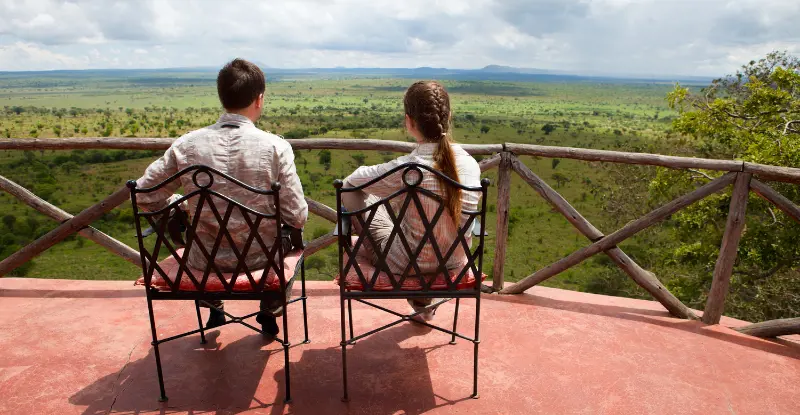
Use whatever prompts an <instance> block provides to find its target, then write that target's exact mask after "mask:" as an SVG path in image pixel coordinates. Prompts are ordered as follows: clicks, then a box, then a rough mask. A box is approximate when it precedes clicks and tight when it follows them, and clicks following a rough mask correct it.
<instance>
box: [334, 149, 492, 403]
mask: <svg viewBox="0 0 800 415" xmlns="http://www.w3.org/2000/svg"><path fill="white" fill-rule="evenodd" d="M383 180H395V181H399V182H400V183H401V186H398V187H397V188H398V190H395V191H394V192H393V193H391V194H389V195H387V196H385V197H383V198H382V199H380V200H379V201H377V202H375V203H372V204H371V205H368V206H365V207H363V208H361V209H359V210H354V211H351V212H348V211H346V210H345V209H344V208H343V202H342V196H343V194H345V193H348V192H359V191H364V192H365V193H370V190H369V188H370V186H373V185H375V184H376V183H379V182H381V181H383ZM334 187H335V188H336V206H337V218H338V222H337V232H338V235H339V277H338V279H339V296H340V307H341V330H342V331H341V335H342V342H341V347H342V380H343V386H344V395H343V397H342V399H343V400H348V399H349V397H348V388H347V346H350V345H353V344H355V343H356V341H358V340H360V339H362V338H364V337H366V336H370V335H372V334H375V333H378V332H380V331H382V330H384V329H387V328H389V327H392V326H394V325H396V324H399V323H402V322H404V321H411V320H412V319H415V317H416V316H417V315H419V314H420V313H421V311H415V312H414V313H411V314H402V313H399V312H397V311H394V310H392V309H390V308H387V307H384V306H382V305H379V304H376V303H373V302H370V301H367V300H369V299H384V298H400V299H403V298H404V299H414V298H416V299H421V298H433V297H440V298H441V297H444V299H441V300H438V301H436V302H435V303H432V304H431V305H430V306H429V307H430V308H435V307H438V306H439V305H441V304H443V303H445V302H448V301H450V300H452V299H455V300H456V303H455V313H454V317H453V328H452V330H449V329H445V328H442V327H439V326H436V325H433V324H430V323H428V322H427V321H424V320H416V319H415V320H414V321H415V322H416V323H418V324H422V325H425V326H427V327H430V328H432V329H435V330H438V331H441V332H444V333H447V334H449V335H451V336H452V339H451V341H450V343H451V344H455V340H456V337H458V338H461V339H464V340H468V341H470V342H472V343H473V346H474V352H473V353H474V354H473V393H472V396H473V397H477V396H478V344H479V343H480V340H479V327H480V294H481V281H482V276H483V272H482V270H483V249H484V236H485V234H486V232H485V228H484V224H485V223H486V194H487V189H488V187H489V180H488V179H482V180H481V182H480V187H477V186H466V185H463V184H461V183H459V182H456V181H454V180H452V179H450V178H449V177H447V176H446V175H444V174H443V173H442V172H440V171H438V170H436V169H434V168H432V167H430V166H427V165H424V164H418V163H408V164H403V165H400V166H397V167H395V168H393V169H392V170H390V171H388V172H386V173H385V174H383V175H381V176H380V177H377V178H375V179H373V180H370V181H369V182H367V183H365V184H363V185H360V186H356V187H350V188H345V187H344V184H343V182H342V181H340V180H337V181H336V182H334ZM448 187H449V188H451V189H459V190H461V191H462V192H473V193H476V194H477V195H478V196H479V200H478V201H477V202H476V203H475V206H471V205H472V203H470V206H463V205H462V210H461V215H460V217H459V218H456V220H455V221H454V220H453V218H451V217H450V214H449V213H447V212H446V210H447V207H446V201H445V198H444V197H443V196H442V193H445V191H446V190H444V189H446V188H448ZM464 199H468V198H464V197H462V200H464ZM382 209H385V214H384V213H380V214H381V215H382V219H381V220H382V221H383V222H384V223H382V226H386V223H385V221H386V217H388V218H389V221H390V222H391V225H392V230H391V233H390V234H389V236H388V237H387V239H386V241H385V242H382V243H381V244H379V243H378V242H379V241H376V240H375V238H374V237H373V236H372V235H371V233H370V232H369V231H368V230H369V229H370V225H372V223H373V221H374V220H376V217H377V215H378V214H379V211H380V210H382ZM413 221H418V222H419V223H417V224H414V225H413V226H411V222H413ZM351 223H356V224H358V225H359V226H358V228H360V229H359V230H360V231H359V233H358V236H357V237H355V238H353V237H352V236H351V234H350V233H351V226H350V224H351ZM419 224H421V225H422V226H421V228H422V229H423V231H422V233H421V234H419V232H418V231H419V226H418V225H419ZM476 224H477V225H476ZM406 225H409V226H406ZM475 227H477V228H478V229H477V232H475V231H476V229H474V228H475ZM406 231H408V232H410V233H413V232H415V231H417V234H416V235H407V234H406ZM473 232H474V235H475V236H477V237H478V243H477V244H473V245H475V246H474V247H472V246H470V245H471V242H473V241H471V238H472V235H473ZM409 239H412V241H409ZM415 242H417V243H416V245H414V246H412V244H413V243H415ZM395 244H399V245H395ZM367 246H370V247H372V249H371V251H372V252H374V255H371V253H372V252H369V251H370V250H368V249H367ZM393 246H400V248H399V249H400V253H401V254H402V255H404V256H405V257H406V258H407V259H408V263H407V264H406V265H405V266H404V267H403V268H404V269H403V270H402V272H393V271H396V270H397V269H395V270H393V269H392V267H391V266H390V264H389V262H388V261H387V259H388V258H389V255H397V254H398V252H397V249H398V248H394V250H393ZM364 252H367V253H368V254H369V255H367V258H366V261H367V262H369V263H371V264H370V265H374V266H370V267H369V269H367V272H365V269H364V268H368V267H367V266H366V265H364V266H362V264H364V260H365V258H364V255H363V253H364ZM406 258H403V259H406ZM395 259H396V258H395ZM421 259H424V262H425V263H424V264H423V266H420V260H421ZM394 265H395V266H397V261H394ZM370 270H371V271H370ZM353 273H354V274H355V278H350V276H351V275H352V274H353ZM384 276H385V277H384ZM351 279H352V280H355V281H350V280H351ZM381 279H384V280H383V281H381ZM462 298H474V299H475V335H474V337H467V336H464V335H462V334H459V333H457V325H458V310H459V305H460V300H461V299H462ZM353 301H356V302H359V303H362V304H365V305H368V306H371V307H373V308H377V309H379V310H382V311H384V312H387V313H389V314H392V315H394V316H396V317H398V318H399V320H396V321H394V322H391V323H388V324H385V325H383V326H381V327H378V328H376V329H373V330H370V331H367V332H365V333H363V334H360V335H358V336H356V335H355V333H354V330H353V308H352V302H353ZM345 303H347V316H348V317H347V319H346V318H345ZM346 320H347V321H349V328H350V336H349V339H348V338H347V334H346Z"/></svg>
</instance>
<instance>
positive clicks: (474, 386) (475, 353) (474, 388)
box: [472, 294, 481, 399]
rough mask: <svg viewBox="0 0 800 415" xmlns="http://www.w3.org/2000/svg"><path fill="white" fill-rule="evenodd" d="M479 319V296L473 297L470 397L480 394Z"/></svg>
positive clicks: (476, 397)
mask: <svg viewBox="0 0 800 415" xmlns="http://www.w3.org/2000/svg"><path fill="white" fill-rule="evenodd" d="M480 321H481V296H480V294H478V296H477V297H476V298H475V340H473V341H472V343H473V347H474V349H473V360H472V367H473V373H472V398H473V399H478V397H479V396H480V395H478V346H479V345H480V343H481V340H480V337H479V336H480Z"/></svg>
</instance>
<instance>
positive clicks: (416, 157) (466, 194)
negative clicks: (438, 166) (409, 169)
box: [345, 143, 481, 275]
mask: <svg viewBox="0 0 800 415" xmlns="http://www.w3.org/2000/svg"><path fill="white" fill-rule="evenodd" d="M437 146H438V144H436V143H423V144H420V145H419V146H417V148H416V149H415V150H414V151H413V152H411V153H410V154H408V155H406V156H402V157H399V158H397V159H395V160H392V161H390V162H388V163H384V164H379V165H376V166H362V167H359V168H358V169H356V171H354V172H353V174H351V175H350V176H348V177H347V179H346V180H345V183H347V185H349V186H360V185H362V184H365V183H367V182H369V181H370V180H372V179H374V178H377V177H380V176H382V175H383V174H385V173H386V172H388V171H390V170H391V169H393V168H395V167H397V166H399V165H401V164H405V163H419V164H424V165H427V166H431V167H434V161H433V154H434V152H435V151H436V147H437ZM451 147H452V149H453V153H454V154H455V159H456V168H457V170H458V178H459V181H460V182H461V184H463V185H465V186H470V187H480V180H481V170H480V167H479V166H478V162H477V161H475V159H474V158H473V157H472V156H470V155H469V153H467V152H466V151H465V150H464V149H463V148H462V147H461V146H459V145H457V144H452V145H451ZM402 174H403V170H402V169H401V170H400V171H398V172H396V173H394V174H392V175H391V176H389V177H387V178H385V179H383V180H381V181H379V182H377V183H375V184H373V185H371V186H369V187H367V188H365V189H364V191H365V192H366V193H368V194H370V195H374V196H377V197H380V198H384V197H387V196H389V195H391V194H392V193H394V192H396V191H398V190H401V189H403V188H404V187H405V184H404V182H403V179H402ZM420 186H421V187H422V188H424V189H427V190H430V191H432V192H434V193H436V194H438V195H440V196H444V189H443V188H442V183H441V182H440V181H439V179H438V178H437V177H436V175H434V174H433V173H430V172H428V171H425V170H423V178H422V183H421V184H420ZM480 196H481V193H480V191H462V192H461V205H462V206H461V209H462V210H471V211H474V210H477V208H478V202H479V201H480ZM404 200H405V198H404V197H398V198H395V199H394V200H393V201H392V202H391V205H392V210H393V211H394V213H395V215H398V214H399V212H400V208H401V206H402V205H403V202H404ZM420 202H421V205H422V208H423V211H424V214H425V217H426V218H427V220H428V222H430V221H431V220H432V219H433V217H434V215H435V214H436V211H437V210H438V209H439V206H440V205H442V204H443V203H442V202H439V201H437V200H435V199H433V198H430V197H427V196H424V195H422V194H420ZM467 219H468V216H467V215H463V214H462V217H461V220H460V224H459V227H463V226H464V224H465V223H466V220H467ZM400 226H401V230H400V232H402V233H403V235H405V237H406V239H407V241H408V243H409V245H410V248H411V253H414V252H416V249H417V248H418V246H419V243H420V241H422V239H423V236H424V235H425V226H424V222H423V221H422V219H421V217H420V212H419V210H418V209H417V208H416V207H415V205H414V202H413V201H411V204H410V205H409V208H408V210H407V211H406V214H405V216H404V219H403V221H402V222H401V225H400ZM457 232H458V229H456V227H455V224H454V223H453V220H452V218H451V216H450V214H449V213H448V212H447V209H446V207H445V208H444V213H443V214H442V215H441V217H440V218H439V221H438V222H437V224H436V226H435V227H434V231H433V235H434V238H435V239H436V244H437V246H438V247H439V251H440V253H441V255H442V256H444V255H446V254H447V250H448V249H449V248H450V246H451V245H452V244H453V242H454V241H455V240H456V236H457V234H458V233H457ZM465 238H466V240H467V244H468V245H471V243H472V233H471V232H469V231H468V232H467V233H466V235H465ZM426 242H427V243H426V244H425V246H424V247H423V248H422V251H421V253H420V255H419V256H418V257H417V265H418V267H419V268H420V271H421V272H422V273H430V272H435V271H436V270H437V268H438V265H439V261H438V259H437V257H436V254H435V252H434V249H433V247H432V246H431V244H430V241H429V240H427V239H426ZM386 263H387V265H388V266H389V269H390V270H391V271H392V272H393V273H395V274H402V273H403V272H404V271H405V269H406V266H407V265H408V263H409V253H408V252H407V250H406V248H405V247H404V245H403V244H402V242H401V240H400V238H399V237H397V236H395V238H394V240H393V241H392V245H391V247H390V248H389V251H388V255H387V257H386ZM466 263H467V259H466V253H465V252H464V249H463V247H462V246H461V245H459V246H458V248H456V250H455V251H454V252H453V255H452V256H451V257H450V259H449V261H448V262H447V268H448V269H459V268H461V267H463V266H464V265H465V264H466ZM414 274H416V271H415V269H414V268H413V267H412V268H411V269H410V271H409V273H408V275H414Z"/></svg>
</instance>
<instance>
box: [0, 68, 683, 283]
mask: <svg viewBox="0 0 800 415" xmlns="http://www.w3.org/2000/svg"><path fill="white" fill-rule="evenodd" d="M268 75H269V74H268ZM411 82H412V80H411V79H408V78H391V77H369V76H360V77H352V76H344V75H340V76H335V77H334V76H319V75H318V76H312V75H308V74H294V75H284V76H270V81H269V83H268V86H267V89H268V91H267V100H266V110H265V112H264V116H263V117H262V119H261V120H260V121H259V122H258V126H259V127H260V128H262V129H265V130H269V131H272V132H274V133H277V134H281V135H283V136H284V137H286V138H309V137H338V138H377V139H385V140H409V138H408V137H407V135H406V134H405V132H404V131H403V130H402V129H401V123H402V116H403V112H402V94H403V91H404V90H405V88H406V87H407V86H408V85H409V84H410V83H411ZM444 83H445V85H446V86H447V88H448V89H449V91H450V93H451V97H452V100H453V109H454V117H455V118H454V126H455V132H454V137H455V139H456V140H457V141H459V142H462V143H502V142H517V143H534V144H545V145H559V146H574V147H583V148H596V149H620V150H625V151H646V152H667V153H671V154H695V152H694V150H690V149H689V148H688V147H687V146H685V145H684V144H685V139H684V138H682V137H677V136H673V134H672V133H671V130H670V129H671V120H672V119H673V118H674V117H675V116H676V113H675V112H672V111H671V110H670V109H669V108H668V106H667V102H666V100H665V97H666V94H667V93H668V92H669V91H671V90H672V88H673V85H672V84H670V83H656V82H646V81H633V80H631V81H619V80H616V81H612V80H603V79H581V78H575V79H562V78H553V79H541V80H533V81H527V82H521V81H502V80H496V81H476V80H458V79H455V80H447V79H445V80H444ZM0 107H2V110H1V112H0V135H2V136H4V137H10V138H28V137H54V138H57V137H177V136H180V135H182V134H184V133H185V132H187V131H190V130H192V129H196V128H199V127H202V126H205V125H208V124H212V123H213V122H215V120H216V119H217V117H218V116H219V114H220V108H219V106H218V102H217V98H216V89H215V86H214V74H213V73H210V72H208V73H206V72H186V73H183V72H175V71H173V72H163V73H162V72H153V71H146V72H137V71H127V72H125V73H124V76H123V75H119V74H114V73H106V72H103V73H84V72H75V73H66V74H58V73H54V74H48V73H39V74H27V75H25V74H0ZM158 155H159V152H149V151H99V150H92V151H49V150H48V151H32V152H12V151H5V152H3V153H2V154H0V174H2V175H4V176H6V177H8V178H10V179H12V180H14V181H16V182H17V183H20V184H22V185H23V186H25V187H27V188H28V189H31V190H32V191H33V192H34V193H36V194H37V195H39V196H41V197H43V198H45V199H46V200H48V201H50V202H52V203H54V204H55V205H57V206H59V207H61V208H63V209H65V210H66V211H68V212H70V213H72V214H75V213H77V212H79V211H81V210H82V209H83V208H86V207H88V206H90V205H92V204H94V203H95V202H97V201H98V200H100V199H102V198H103V197H105V196H106V195H108V194H109V193H111V192H112V191H114V190H115V189H117V188H119V187H120V186H122V185H123V184H124V183H125V181H126V180H128V179H134V178H137V177H138V176H139V175H140V174H141V172H142V171H143V170H144V168H145V167H146V166H147V165H148V164H149V163H150V162H151V161H153V160H154V159H155V158H156V157H158ZM397 155H398V154H393V153H386V152H384V153H381V152H367V151H365V152H344V151H333V152H328V151H326V150H322V151H316V150H314V151H310V150H309V151H297V152H296V157H297V165H298V170H299V173H300V176H301V179H302V181H303V185H304V187H305V191H306V193H307V195H308V196H310V197H311V198H313V199H316V200H319V201H322V202H323V203H326V204H328V205H335V200H334V192H333V187H332V185H331V183H332V181H333V180H334V179H336V178H342V177H344V176H346V175H347V174H348V173H349V172H350V171H352V170H353V169H354V168H355V167H357V166H359V165H362V164H375V163H381V162H384V161H388V160H391V159H392V158H394V157H396V156H397ZM523 161H524V162H525V163H526V164H527V165H528V166H529V167H530V168H531V169H532V170H533V171H534V172H536V173H537V174H539V175H540V176H541V177H543V178H544V179H546V180H547V181H548V182H550V183H551V185H552V186H554V187H556V189H557V190H558V191H559V192H560V193H562V194H563V195H564V196H565V197H566V198H567V199H568V200H569V201H570V202H571V203H572V204H573V205H574V206H575V207H576V208H577V209H578V210H579V211H580V212H582V213H583V214H584V215H585V216H586V217H587V218H588V219H589V220H591V221H592V222H593V223H594V224H595V225H596V226H597V227H598V228H600V229H602V230H604V231H606V232H610V231H613V230H614V229H616V228H617V227H618V226H620V225H621V224H624V223H625V222H626V221H628V220H631V219H634V218H636V217H637V215H639V214H641V213H642V211H645V210H646V209H647V208H648V206H650V202H648V197H647V192H648V181H647V180H646V179H641V178H642V177H652V176H653V175H654V173H655V169H651V168H646V167H627V166H612V165H607V164H603V163H587V162H579V161H572V160H558V159H544V158H542V159H535V158H531V157H524V158H523ZM496 174H497V173H496V171H490V172H487V173H486V177H490V178H495V177H496ZM637 178H640V179H637ZM511 198H512V201H511V206H512V208H511V213H510V245H509V249H508V253H507V261H508V262H507V265H506V279H507V280H510V281H515V280H519V279H521V278H523V277H525V276H527V275H528V274H530V273H532V272H533V271H535V270H536V269H538V268H540V267H542V266H545V265H547V264H548V263H550V262H552V261H555V260H557V259H559V258H561V257H562V256H564V255H566V254H568V253H570V252H572V251H573V250H575V249H578V248H580V247H582V246H584V245H586V243H587V241H586V239H585V238H584V237H582V236H581V235H580V234H578V233H577V231H575V230H574V229H573V228H572V227H571V226H570V225H569V224H568V223H567V221H566V220H564V219H563V218H562V217H561V216H560V215H559V214H558V213H556V212H555V211H553V210H552V209H551V208H550V207H549V206H548V205H547V204H546V203H544V202H543V201H542V200H541V199H540V198H539V196H538V195H537V194H536V193H535V192H534V191H533V190H532V189H530V188H529V187H528V186H527V185H526V184H524V183H523V182H522V181H521V180H520V179H519V178H517V177H515V176H514V177H513V182H512V196H511ZM621 199H625V200H627V202H628V203H626V206H627V207H626V208H625V209H621V208H620V206H619V204H618V201H619V200H621ZM495 203H496V194H495V188H494V186H492V188H491V189H490V196H489V206H490V208H489V209H490V212H491V214H490V215H489V218H488V224H487V225H488V232H489V235H490V236H489V237H488V239H487V242H488V246H487V249H486V253H487V255H486V258H485V259H486V261H485V263H484V269H485V271H486V272H487V273H489V274H491V270H492V260H493V258H492V257H493V252H494V236H493V235H494V227H495V217H494V210H495ZM630 206H634V207H636V208H635V209H633V208H630ZM0 216H1V217H2V218H3V220H2V222H3V223H0V253H1V254H0V257H5V256H8V255H10V254H11V253H12V252H14V251H15V250H16V249H18V248H19V247H20V246H23V245H25V244H27V243H28V242H30V241H32V240H33V239H35V238H36V237H38V236H41V235H43V234H44V233H46V232H47V231H49V230H50V229H52V228H53V227H54V225H55V224H54V222H53V221H51V220H50V219H48V218H46V217H44V216H43V215H41V214H39V213H37V212H35V211H34V210H32V209H30V208H28V207H27V206H24V205H22V204H21V203H19V202H17V201H16V200H15V199H14V198H13V197H11V196H10V195H8V194H5V193H0ZM94 226H96V227H97V228H99V229H101V230H103V231H104V232H107V233H109V234H110V235H111V236H113V237H115V238H118V239H119V240H121V241H123V242H125V243H126V244H128V245H131V246H135V245H136V242H135V238H134V230H133V223H132V213H131V208H130V206H128V205H124V206H122V207H120V208H117V209H115V210H114V211H112V212H111V213H109V214H107V215H106V216H105V217H103V218H102V220H100V221H98V222H96V223H95V224H94ZM331 229H332V224H330V223H328V222H326V221H324V220H322V219H320V218H316V217H313V216H312V218H311V220H310V222H309V224H308V226H307V228H306V234H307V239H311V238H314V237H317V236H320V235H323V234H324V233H326V232H328V231H330V230H331ZM671 232H672V231H671V230H670V229H669V226H668V224H667V225H664V226H662V227H661V228H656V229H655V230H653V231H650V232H645V233H643V234H641V235H640V236H637V237H636V238H633V239H632V240H630V241H628V242H626V243H625V244H624V245H623V248H624V249H626V250H627V251H628V252H629V253H630V254H631V255H632V256H633V257H634V258H635V259H636V260H637V261H639V262H640V264H642V266H644V267H646V268H647V267H650V268H651V269H653V268H656V269H654V271H656V272H657V273H658V271H659V269H658V268H659V264H662V263H663V258H664V256H668V255H669V252H670V248H669V246H670V235H671ZM662 247H663V248H662ZM336 264H337V254H336V251H335V248H333V247H331V248H328V249H326V250H325V251H323V252H321V253H319V254H317V255H315V256H314V257H312V258H310V259H309V260H308V263H307V266H308V269H309V273H308V275H309V276H310V278H312V279H320V280H325V279H331V278H332V276H333V275H334V273H335V268H336ZM139 273H140V272H139V270H138V269H137V268H136V267H135V266H133V265H131V264H129V263H127V262H125V261H123V260H122V259H120V258H117V257H115V256H113V255H111V254H109V253H107V252H106V251H105V250H103V249H102V248H100V247H98V246H95V245H94V244H93V243H91V242H89V241H85V240H82V238H80V237H72V238H69V239H68V240H66V241H64V242H62V243H60V244H58V245H57V246H56V247H54V248H52V249H50V250H48V251H46V252H45V253H43V254H42V255H41V256H39V257H37V258H36V259H35V260H34V261H32V262H31V263H29V264H28V265H26V266H24V267H22V268H20V269H18V270H17V271H16V274H17V275H24V276H27V277H36V278H74V279H129V280H132V279H134V278H136V277H137V276H138V275H139ZM546 285H550V286H556V287H565V288H570V289H577V290H583V291H593V292H603V293H610V294H616V295H627V296H642V294H643V292H642V291H641V290H640V289H639V288H638V287H636V286H635V285H633V284H630V283H628V282H627V280H626V277H624V276H623V274H621V273H620V272H619V271H618V270H616V269H615V267H614V265H613V264H611V263H610V262H609V261H608V260H607V259H605V258H604V257H602V256H597V257H595V258H594V259H591V260H589V261H587V262H585V263H584V264H582V265H580V266H578V267H575V268H573V269H570V270H569V271H567V272H565V273H563V274H561V275H559V276H558V277H556V278H553V279H552V280H550V281H548V282H547V283H546Z"/></svg>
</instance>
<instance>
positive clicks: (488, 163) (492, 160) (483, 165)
mask: <svg viewBox="0 0 800 415" xmlns="http://www.w3.org/2000/svg"><path fill="white" fill-rule="evenodd" d="M501 158H502V157H501V155H500V154H495V155H493V156H492V157H489V158H487V159H483V160H481V161H480V162H478V167H480V169H481V173H483V172H485V171H486V170H490V169H493V168H495V167H497V166H499V165H500V160H501Z"/></svg>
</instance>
